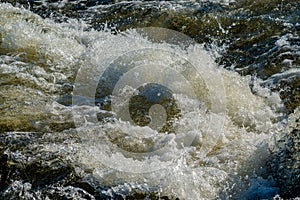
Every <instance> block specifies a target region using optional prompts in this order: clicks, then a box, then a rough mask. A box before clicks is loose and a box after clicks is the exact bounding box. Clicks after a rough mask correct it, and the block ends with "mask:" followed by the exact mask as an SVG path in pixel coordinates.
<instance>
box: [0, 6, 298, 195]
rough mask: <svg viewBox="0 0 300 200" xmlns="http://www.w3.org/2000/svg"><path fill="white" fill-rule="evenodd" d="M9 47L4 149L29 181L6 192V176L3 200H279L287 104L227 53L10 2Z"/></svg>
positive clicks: (0, 25)
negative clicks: (276, 169) (279, 152)
mask: <svg viewBox="0 0 300 200" xmlns="http://www.w3.org/2000/svg"><path fill="white" fill-rule="evenodd" d="M228 3H229V2H227V4H228ZM227 4H226V5H227ZM0 38H1V41H0V42H1V43H0V52H1V55H0V78H1V79H0V83H1V84H0V93H1V105H0V106H1V112H0V114H1V122H0V128H1V132H3V133H1V136H0V139H1V143H0V150H1V153H2V149H3V155H4V154H5V155H7V157H5V159H6V161H7V163H9V164H8V165H10V166H11V167H12V168H14V167H15V168H17V169H19V168H20V169H23V170H24V171H22V170H20V171H21V172H20V174H25V175H24V176H23V175H20V177H21V178H17V177H16V176H13V177H14V178H11V180H10V181H6V180H5V181H6V183H5V184H6V185H5V184H4V185H3V186H2V182H3V180H4V177H5V175H4V172H1V173H3V174H1V197H3V198H4V199H11V198H19V197H20V196H19V195H21V196H22V198H23V199H31V198H32V199H33V198H35V199H46V198H48V199H49V198H50V199H55V198H58V197H67V198H71V199H78V198H83V199H117V198H124V199H125V198H128V196H130V195H131V196H132V198H134V199H147V198H148V199H158V198H169V199H172V198H174V199H175V198H178V199H263V198H272V197H274V196H275V195H276V194H279V191H280V189H279V186H277V185H276V182H275V180H274V177H273V176H272V174H271V172H270V171H269V169H268V167H267V165H266V163H268V162H270V158H271V157H272V152H274V151H275V149H277V142H276V141H277V140H278V139H279V138H281V137H282V135H283V132H285V131H287V129H286V128H285V127H286V125H287V120H286V113H285V109H284V105H283V102H282V100H281V98H280V95H279V93H278V92H276V91H274V90H271V89H270V88H271V87H269V88H268V87H267V86H264V87H263V86H262V85H267V84H266V83H267V81H264V80H261V79H259V78H256V77H254V76H250V75H246V76H241V75H240V74H238V73H237V72H235V71H233V70H228V69H224V68H223V67H222V66H221V65H220V64H217V63H216V62H215V60H218V59H219V58H220V57H221V55H220V54H219V52H220V51H223V50H222V49H221V47H218V46H217V45H213V44H212V45H211V46H210V47H207V46H205V45H204V44H199V43H196V42H195V41H194V40H193V39H191V38H189V37H188V36H186V35H184V34H183V33H179V32H177V31H173V30H170V29H166V28H158V27H144V28H133V29H128V30H126V31H123V32H117V33H115V32H114V31H113V30H112V29H111V28H105V29H104V30H102V31H97V30H94V29H92V28H90V26H89V25H88V24H87V22H85V21H83V20H82V21H81V20H76V19H68V20H67V21H65V22H60V23H58V22H55V21H54V20H52V19H49V18H45V19H44V18H41V17H40V16H38V15H37V14H34V13H33V12H30V11H28V10H26V9H24V8H17V7H13V6H12V5H11V4H6V3H1V4H0ZM233 64H234V63H233ZM233 64H232V65H233ZM295 73H296V74H298V72H295ZM277 77H278V76H276V75H275V76H272V77H271V78H273V79H277ZM14 145H15V146H14ZM19 146H22V149H18V148H19ZM1 159H4V157H3V158H2V157H1ZM37 163H39V164H37ZM24 166H25V168H22V167H24ZM5 170H8V171H9V170H10V169H7V168H3V169H2V168H1V171H5ZM30 170H33V172H35V174H36V176H33V177H26V173H29V174H30V173H31V172H30ZM11 171H12V170H11ZM26 171H27V172H26ZM7 173H8V172H7ZM52 174H53V175H52ZM61 177H67V178H61ZM74 177H75V178H74ZM47 179H48V180H47ZM67 179H70V180H76V181H73V182H71V183H70V182H68V181H67ZM47 181H48V182H47ZM49 183H50V185H49ZM91 191H96V192H94V193H93V192H91Z"/></svg>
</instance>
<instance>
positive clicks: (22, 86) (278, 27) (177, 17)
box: [0, 0, 300, 199]
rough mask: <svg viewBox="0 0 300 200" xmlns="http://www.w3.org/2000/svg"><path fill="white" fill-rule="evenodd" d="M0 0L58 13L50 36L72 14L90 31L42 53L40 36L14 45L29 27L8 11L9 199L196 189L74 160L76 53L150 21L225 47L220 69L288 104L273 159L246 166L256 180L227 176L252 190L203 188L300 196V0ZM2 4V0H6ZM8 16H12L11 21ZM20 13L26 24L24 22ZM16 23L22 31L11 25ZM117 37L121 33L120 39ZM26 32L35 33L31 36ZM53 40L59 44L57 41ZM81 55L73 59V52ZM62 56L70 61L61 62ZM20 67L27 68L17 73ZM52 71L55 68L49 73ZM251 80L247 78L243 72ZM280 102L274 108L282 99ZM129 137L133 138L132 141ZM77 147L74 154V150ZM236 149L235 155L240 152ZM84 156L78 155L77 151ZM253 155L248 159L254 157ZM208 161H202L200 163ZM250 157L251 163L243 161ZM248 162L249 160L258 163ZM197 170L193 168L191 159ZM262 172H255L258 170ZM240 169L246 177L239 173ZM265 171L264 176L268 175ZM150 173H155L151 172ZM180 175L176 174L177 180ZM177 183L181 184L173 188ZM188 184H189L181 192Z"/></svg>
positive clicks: (145, 195) (5, 116)
mask: <svg viewBox="0 0 300 200" xmlns="http://www.w3.org/2000/svg"><path fill="white" fill-rule="evenodd" d="M1 2H3V3H4V2H8V3H11V4H12V5H13V6H15V7H17V8H21V7H24V8H25V9H27V10H29V11H31V12H32V13H35V14H37V15H39V16H41V17H42V18H37V17H34V16H31V15H28V16H29V17H28V16H27V15H26V14H23V15H24V17H21V19H22V20H23V21H25V22H28V23H31V22H34V24H35V23H36V24H39V23H44V22H43V20H50V21H51V23H53V24H52V25H51V26H50V25H49V27H44V28H43V30H42V31H43V32H44V33H45V35H46V36H45V37H44V38H42V39H41V40H43V39H44V40H46V39H47V33H48V32H49V38H51V37H52V35H51V34H50V33H51V32H52V31H53V30H54V31H56V32H59V31H60V30H62V32H64V31H65V30H64V29H59V28H58V29H57V30H56V27H55V24H67V25H65V26H68V27H70V26H71V24H72V20H74V19H76V20H79V21H82V24H84V25H82V27H80V28H78V27H77V28H78V29H81V30H80V31H82V32H83V33H82V35H84V33H86V34H87V35H88V36H83V37H82V38H77V37H79V36H78V35H80V34H81V32H80V31H78V32H80V34H78V35H75V36H74V38H72V36H68V37H65V35H67V34H65V33H61V35H62V36H61V37H62V38H64V39H65V40H64V41H66V42H65V43H63V45H65V46H66V49H67V48H69V46H68V45H70V48H69V49H70V50H65V51H64V52H62V53H61V54H59V53H57V52H54V53H53V55H54V56H53V55H51V52H50V51H49V52H50V53H49V52H46V53H43V51H39V50H37V49H36V48H38V47H34V45H33V46H30V45H27V46H25V47H24V46H21V47H19V46H17V45H15V43H17V42H18V41H17V39H18V38H21V39H20V40H22V37H23V36H22V37H21V36H19V35H17V33H18V34H19V32H22V31H19V30H17V31H14V30H13V29H9V28H6V24H9V23H11V22H10V21H9V20H10V19H12V20H14V18H17V20H16V22H14V23H15V24H17V22H18V20H19V18H18V17H16V16H18V14H17V15H16V14H14V11H11V13H12V14H5V15H3V16H1V17H2V18H1V20H0V25H1V26H2V28H1V29H0V38H2V39H3V40H2V42H0V56H1V58H0V64H1V66H2V68H1V71H0V73H1V74H0V94H1V96H2V97H1V100H0V102H1V105H0V106H1V111H0V115H1V122H0V132H1V134H0V152H1V166H0V175H1V176H0V177H1V185H0V196H1V198H2V199H34V198H35V199H46V197H48V198H49V199H80V198H82V199H159V198H161V199H176V198H179V199H185V198H184V197H186V199H191V198H192V197H191V196H192V195H191V196H188V195H186V196H185V194H188V189H187V188H189V186H188V184H189V183H190V182H188V181H185V178H186V179H190V178H191V177H190V176H187V175H186V176H183V178H182V182H186V184H187V186H186V187H183V185H184V184H181V183H180V184H178V185H179V186H178V187H175V186H174V185H172V184H171V183H170V186H168V184H167V186H165V185H163V184H162V185H157V184H156V182H155V181H154V184H152V185H151V184H150V183H151V181H149V182H150V183H149V185H151V186H149V185H147V184H146V183H147V181H146V182H143V181H128V182H126V181H125V182H124V181H122V180H120V181H119V182H118V181H116V180H117V179H118V173H116V174H114V176H113V175H110V176H112V177H108V178H107V177H106V176H103V177H101V175H99V174H101V173H99V174H98V177H97V176H95V174H97V173H96V172H95V171H93V170H94V169H95V168H97V167H94V166H89V162H88V161H84V162H83V161H78V162H77V161H74V160H76V156H74V155H73V154H72V153H73V152H77V151H78V152H79V150H78V149H80V148H81V147H78V145H77V144H78V143H81V142H82V138H80V137H79V136H78V135H77V133H76V131H74V128H75V125H74V122H73V119H72V117H70V115H71V114H70V113H68V109H69V108H70V105H71V104H72V89H73V86H74V85H73V84H74V80H75V77H76V73H77V70H78V69H79V67H80V65H81V61H80V56H77V54H78V55H79V54H80V55H81V52H80V51H81V49H82V48H85V47H90V46H91V42H89V41H90V40H92V39H91V38H92V37H93V36H92V35H93V34H94V33H95V32H97V31H98V32H108V33H111V34H112V35H117V36H118V35H122V34H123V33H122V32H123V31H126V30H128V29H131V28H143V27H161V28H167V29H172V30H175V31H178V32H180V33H183V34H185V35H187V36H189V37H191V38H192V39H193V40H195V41H196V42H198V43H200V44H203V46H204V49H206V50H208V51H210V52H213V53H214V54H218V55H217V56H214V59H215V62H216V63H217V66H218V68H224V69H226V70H227V71H230V72H232V71H233V72H237V73H238V74H240V75H241V76H242V77H248V78H249V80H250V81H249V88H250V90H251V91H252V93H253V94H254V95H256V93H259V92H258V91H257V90H256V89H255V84H256V82H255V81H257V80H259V81H258V82H259V84H260V87H262V88H267V89H268V92H266V93H268V95H269V93H270V92H274V93H276V94H278V95H279V96H280V98H281V100H282V103H283V105H284V106H283V107H280V109H279V111H278V112H280V114H279V115H278V116H277V119H276V120H278V121H279V122H280V124H281V125H282V126H284V127H285V129H283V130H282V129H281V130H279V128H278V130H279V131H278V135H279V136H278V137H279V138H281V140H280V141H277V142H276V144H275V146H276V148H275V149H276V150H274V151H272V153H271V154H270V155H269V154H268V156H267V159H266V160H264V159H265V158H261V159H260V158H257V160H260V161H261V162H262V165H263V166H267V167H265V168H264V169H262V170H261V171H259V170H258V169H256V168H255V167H254V168H255V170H256V171H257V172H256V171H255V170H254V172H253V173H252V170H249V169H247V170H248V172H249V171H251V173H250V174H251V175H250V174H249V176H250V177H251V178H253V180H252V179H251V178H250V179H251V180H245V178H244V177H246V175H247V177H248V174H247V173H248V172H247V173H245V174H243V173H242V172H240V171H239V172H238V174H237V175H236V174H234V173H231V174H230V173H229V174H230V176H229V178H227V182H226V181H225V182H226V183H228V185H229V186H228V187H231V186H232V185H239V182H236V180H240V181H241V182H243V181H244V182H243V184H244V183H246V184H249V185H250V186H249V187H248V188H247V189H245V188H242V187H241V188H239V187H237V188H236V189H233V190H232V191H230V189H228V190H229V192H227V191H226V189H224V188H226V187H225V185H226V184H225V183H224V182H217V183H215V182H213V183H210V184H211V185H213V187H212V188H217V186H216V185H218V184H220V185H222V184H224V187H223V186H222V187H220V188H222V189H221V190H220V191H217V192H213V193H214V194H217V195H213V196H209V195H207V196H205V195H203V197H202V198H203V199H209V198H214V199H231V198H233V199H263V198H269V199H271V198H272V197H274V196H275V195H276V194H278V195H280V196H281V197H283V198H295V197H297V196H300V193H299V191H300V188H299V186H300V178H299V176H300V171H299V169H300V160H299V146H300V139H299V138H300V137H299V134H300V132H299V130H300V128H299V116H300V113H299V112H300V110H299V106H300V2H298V1H293V0H274V1H272V0H257V1H248V0H240V1H238V0H237V1H193V2H191V1H133V2H130V1H96V0H95V1H94V0H90V1H89V0H79V1H72V0H70V1H56V0H49V1H48V0H45V1H22V0H20V1H1ZM3 5H4V4H1V6H3ZM8 9H12V8H8ZM12 10H13V9H12ZM8 13H9V12H8ZM19 15H22V14H19ZM4 17H5V18H7V19H8V21H5V19H4ZM22 20H20V23H23V21H22ZM25 22H24V23H25ZM76 22H78V21H76ZM78 24H80V23H78ZM78 24H75V23H74V26H78ZM52 26H53V27H52ZM57 26H58V25H57ZM14 27H15V28H16V29H22V28H23V27H24V34H25V35H26V34H28V35H30V34H31V33H30V32H28V31H27V25H26V24H25V25H23V24H21V25H20V24H19V25H15V26H14ZM62 27H64V25H62ZM28 30H31V29H28ZM10 31H11V32H10ZM26 31H27V32H26ZM15 32H17V33H16V34H13V33H15ZM64 34H65V35H64ZM105 37H106V36H105ZM107 37H110V36H107ZM7 38H9V39H11V42H6V41H7ZM70 38H71V39H74V40H76V41H79V42H78V43H79V44H80V45H81V46H84V47H81V46H80V45H78V46H76V45H75V47H73V46H72V45H73V43H71V42H69V40H68V39H70ZM85 40H86V41H85ZM111 40H112V41H113V40H114V38H113V39H111ZM116 40H117V39H116ZM28 41H31V40H29V39H28ZM32 41H33V44H35V42H36V41H38V42H37V43H42V42H40V41H39V40H35V37H34V36H32ZM50 41H51V40H50ZM56 43H57V44H56ZM56 43H55V44H54V45H53V46H54V47H53V48H55V47H59V42H56ZM47 44H48V43H47ZM55 45H57V46H55ZM89 45H90V46H89ZM15 46H17V47H15ZM120 46H121V45H120ZM46 48H51V45H49V47H46ZM113 48H114V47H112V49H113ZM116 48H117V46H116ZM108 51H109V50H108ZM41 52H42V53H41ZM68 53H69V54H68ZM73 54H74V60H72V59H73ZM75 54H76V55H75ZM83 54H84V53H83ZM85 54H88V53H85ZM112 54H113V53H112ZM60 56H61V57H60ZM76 56H77V57H76ZM88 56H89V55H88ZM88 56H87V57H88ZM69 57H72V59H70V60H67V59H66V58H69ZM199 58H201V56H199ZM59 59H62V60H63V61H60V60H59ZM64 59H65V60H64ZM56 60H59V61H56ZM78 60H79V61H78ZM56 62H57V63H56ZM60 65H61V66H62V67H59V66H60ZM7 66H9V67H7ZM66 66H67V67H66ZM41 68H42V69H43V70H41ZM9 69H11V71H9ZM14 70H16V71H14ZM18 73H19V74H27V75H24V76H23V75H20V76H17V75H15V74H18ZM28 74H29V75H28ZM51 74H54V75H53V76H51ZM31 75H32V76H31ZM32 77H34V78H32ZM40 77H42V78H43V81H42V80H41V79H38V78H40ZM36 78H37V79H36ZM53 79H55V81H54V80H53ZM245 80H246V79H243V81H245ZM243 81H242V82H243ZM236 84H237V83H236ZM247 84H248V83H247ZM234 85H235V83H233V84H232V85H231V86H230V85H229V88H230V87H232V88H234ZM237 85H238V84H237ZM52 88H53V89H52ZM233 90H235V89H233ZM242 93H243V88H242V89H240V90H238V94H242ZM241 96H242V95H241ZM266 96H267V94H266ZM52 102H57V104H55V105H54V107H55V106H56V107H55V109H54V108H53V109H51V108H45V107H46V106H45V105H48V103H49V104H50V103H52ZM253 102H254V103H253ZM233 104H234V103H233ZM257 104H259V103H257ZM275 104H276V103H274V107H276V106H275ZM249 105H250V107H251V105H255V100H253V101H252V100H250V98H249ZM271 107H272V106H271ZM57 110H59V112H58V111H57ZM232 112H234V111H232ZM233 115H234V114H233ZM264 122H265V121H263V123H264ZM237 123H238V122H237ZM266 123H267V122H266ZM250 124H251V123H250ZM254 124H255V125H256V126H258V124H259V123H258V122H256V121H255V122H254ZM248 128H249V130H250V131H252V129H253V127H252V125H249V127H246V128H245V129H248ZM254 129H255V128H254ZM272 131H273V129H268V130H267V131H266V132H272ZM276 131H277V130H276ZM276 131H274V132H276ZM252 132H256V133H257V132H259V131H258V130H255V131H252ZM263 133H265V132H263ZM262 137H263V136H262ZM116 138H117V136H116ZM112 140H113V142H116V143H118V139H115V138H112V139H111V141H112ZM253 140H254V139H253ZM255 140H256V139H255ZM126 144H127V143H126V142H125V144H124V146H126ZM72 145H74V146H72ZM66 146H67V147H68V148H66ZM79 146H80V145H79ZM250 147H251V148H252V146H251V145H249V148H250ZM86 148H87V147H86ZM241 148H242V147H241ZM220 149H221V148H220ZM257 149H258V150H257V152H259V153H258V154H260V153H261V152H263V151H264V150H261V149H260V148H257ZM223 150H224V149H223ZM216 151H218V148H216ZM224 151H230V148H228V149H226V148H225V150H224ZM266 151H267V150H266ZM254 152H255V151H254ZM71 154H72V155H73V156H70V155H71ZM75 154H76V153H75ZM262 154H263V153H262ZM80 155H81V154H80ZM82 155H84V154H82ZM233 155H235V154H234V153H233ZM236 156H237V155H236ZM78 157H80V156H79V155H78ZM249 157H250V158H249V159H248V162H253V161H254V160H256V159H252V157H251V156H249ZM254 157H255V156H254ZM218 158H219V157H218ZM194 159H195V158H194ZM251 159H252V160H251ZM70 160H71V161H70ZM79 160H80V159H79ZM220 160H221V159H220ZM246 160H247V159H246ZM262 160H263V161H262ZM82 163H84V164H82ZM90 163H92V161H91V162H90ZM241 163H243V162H241ZM241 163H240V164H241ZM95 165H96V164H95ZM200 165H201V166H202V164H200ZM203 165H205V164H203ZM244 165H245V166H246V165H247V164H245V163H244ZM208 166H210V165H208ZM249 166H250V167H249V168H251V165H249ZM217 168H218V167H217ZM219 168H222V167H219ZM241 168H243V167H241ZM245 168H247V167H245ZM189 170H190V171H191V172H192V171H193V169H190V168H189ZM225 171H226V170H225ZM229 171H230V170H229ZM226 172H227V171H226ZM162 173H164V172H162ZM211 173H214V172H211ZM255 173H257V176H256V175H253V174H255ZM99 176H100V178H99ZM166 176H167V175H164V176H161V177H159V176H158V179H159V178H161V179H164V178H165V177H166ZM216 176H217V175H216ZM218 176H219V175H218ZM235 176H241V177H243V178H240V179H239V178H236V177H235ZM104 177H105V178H104ZM121 177H122V176H121ZM179 177H180V176H179ZM257 177H261V179H260V178H257ZM177 178H178V177H177ZM102 179H105V181H104V180H102ZM106 179H109V180H110V179H112V180H114V181H113V183H111V181H107V182H106ZM120 179H121V178H120ZM174 179H176V178H174ZM125 180H126V178H125ZM129 180H131V179H129ZM132 180H135V179H132ZM149 180H152V179H151V178H149ZM166 180H168V179H166ZM171 182H172V181H171ZM173 182H175V183H176V181H174V180H173ZM175 183H174V184H175ZM197 183H198V182H197ZM200 183H201V181H200ZM164 184H165V183H164ZM153 185H156V186H153ZM175 185H176V184H175ZM160 187H161V188H164V187H166V188H168V189H166V191H163V192H161V191H160V189H158V188H160ZM218 187H219V186H218ZM232 187H233V186H232ZM169 188H171V189H169ZM172 188H173V190H176V191H177V192H173V193H172V192H170V191H172ZM190 188H191V191H192V192H191V193H193V192H195V193H201V192H202V188H200V189H199V191H197V190H195V188H194V187H192V186H190ZM181 189H182V191H184V192H182V194H183V195H181V196H180V193H181ZM185 192H186V193H185ZM203 193H205V192H203ZM230 195H232V196H230ZM195 198H197V197H195Z"/></svg>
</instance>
